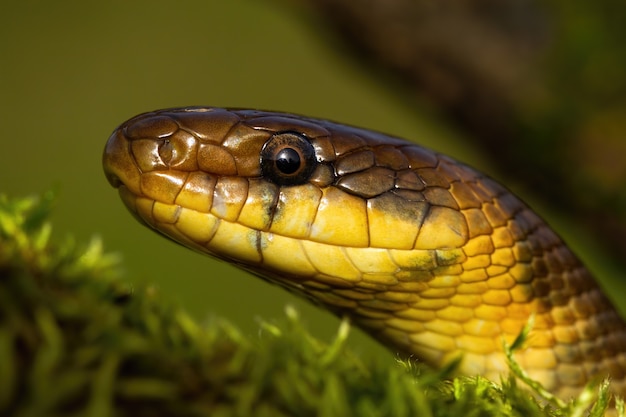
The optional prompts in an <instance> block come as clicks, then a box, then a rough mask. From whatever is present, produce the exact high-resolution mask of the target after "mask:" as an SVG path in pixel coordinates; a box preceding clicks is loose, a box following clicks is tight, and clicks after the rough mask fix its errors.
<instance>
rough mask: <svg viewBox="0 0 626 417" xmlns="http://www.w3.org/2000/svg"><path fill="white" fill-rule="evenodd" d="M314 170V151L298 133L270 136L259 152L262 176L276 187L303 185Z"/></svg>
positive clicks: (307, 141) (281, 133)
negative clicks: (276, 185)
mask: <svg viewBox="0 0 626 417" xmlns="http://www.w3.org/2000/svg"><path fill="white" fill-rule="evenodd" d="M314 170H315V150H314V149H313V145H311V142H309V140H308V139H307V138H306V137H304V136H303V135H301V134H299V133H294V132H280V133H276V134H274V135H272V136H271V137H270V138H269V140H268V141H267V142H265V145H263V149H262V150H261V171H262V173H263V176H264V177H265V178H267V179H269V180H270V181H272V182H274V183H276V184H278V185H297V184H303V183H305V182H306V181H307V180H308V179H309V177H310V176H311V174H312V173H313V171H314Z"/></svg>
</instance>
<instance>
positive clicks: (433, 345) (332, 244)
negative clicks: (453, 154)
mask: <svg viewBox="0 0 626 417" xmlns="http://www.w3.org/2000/svg"><path fill="white" fill-rule="evenodd" d="M104 167H105V172H106V175H107V178H108V179H109V181H110V182H111V184H113V185H114V186H115V187H118V188H119V190H120V195H121V196H122V199H123V201H124V203H125V204H126V206H127V207H128V208H129V209H130V211H131V212H132V213H133V214H134V215H135V216H136V217H137V218H138V219H140V220H141V221H142V222H144V223H145V224H147V225H148V226H150V227H152V228H154V229H156V230H157V231H158V232H160V233H162V234H164V235H166V236H167V237H169V238H171V239H173V240H175V241H177V242H179V243H181V244H183V245H185V246H188V247H190V248H192V249H194V250H197V251H199V252H203V253H207V254H209V255H211V256H215V257H217V258H220V259H223V260H226V261H228V262H233V263H235V264H236V265H238V266H239V267H241V268H244V269H246V270H248V271H251V272H253V273H255V274H256V275H259V276H261V277H263V278H264V279H267V280H269V281H271V282H274V283H278V284H280V285H282V286H284V287H286V288H288V289H290V290H293V291H296V292H298V293H300V294H302V295H305V296H306V297H308V298H311V299H313V300H315V301H316V302H318V303H319V304H321V305H323V306H325V307H326V308H328V309H329V310H331V311H333V312H334V313H335V314H337V315H340V316H343V315H347V316H349V317H350V318H351V319H352V320H353V321H354V322H355V323H356V324H357V325H359V326H361V327H362V328H363V329H365V330H366V331H368V332H369V333H370V334H372V335H373V336H374V337H375V338H377V339H378V340H380V341H381V342H383V343H384V344H385V345H386V346H388V347H389V348H390V349H391V350H393V351H394V352H399V353H402V354H406V355H412V356H413V357H415V358H417V359H419V360H422V361H424V362H426V363H427V364H429V365H431V366H434V367H439V366H442V365H444V364H445V363H446V362H448V361H450V360H453V359H455V358H456V357H458V356H459V355H462V358H463V359H462V362H461V365H460V367H459V371H460V372H462V373H465V374H470V375H473V374H482V375H485V376H486V377H488V378H491V379H495V380H497V379H498V378H499V376H500V374H502V373H506V372H508V368H507V365H506V360H505V357H504V354H503V352H502V341H503V340H505V341H506V342H508V343H511V342H512V341H513V339H515V337H516V336H517V335H518V334H519V332H520V331H521V329H522V328H523V327H524V325H525V324H526V323H527V322H528V320H529V318H530V317H531V315H534V316H535V324H534V327H533V329H532V331H531V333H530V335H529V338H528V341H527V347H526V348H525V349H524V350H522V351H520V352H519V353H517V355H516V358H517V360H518V361H519V363H520V365H521V366H522V367H523V368H524V369H525V370H527V371H528V373H529V374H530V375H531V376H532V377H534V378H536V379H538V380H539V381H541V382H542V383H543V384H544V385H545V386H546V387H547V388H548V389H549V390H552V391H553V392H555V393H557V395H559V396H560V397H561V398H564V399H567V398H569V397H570V396H573V395H576V394H577V393H578V392H579V391H580V390H581V389H582V387H583V386H584V384H586V383H587V382H589V381H591V380H592V379H593V378H603V377H605V376H607V375H610V376H611V378H612V381H613V389H614V391H615V392H617V393H620V394H622V395H623V394H625V393H626V379H625V378H626V353H625V347H626V326H624V323H623V321H622V320H621V319H620V318H619V316H618V314H617V313H616V311H615V309H614V308H613V306H612V305H611V303H610V302H609V301H608V299H607V298H606V297H605V296H604V295H603V293H602V291H601V290H600V288H599V287H598V286H597V284H596V282H595V281H594V280H593V278H592V277H591V275H590V274H589V272H588V271H587V270H586V269H585V268H584V266H583V265H582V264H581V263H580V262H579V261H578V259H577V258H576V257H575V256H574V255H573V254H572V252H571V251H570V250H569V249H568V248H567V247H566V246H565V245H564V243H563V242H562V241H561V239H560V238H559V237H558V236H557V235H556V234H555V233H554V232H552V231H551V229H549V228H548V226H547V225H546V224H545V223H544V222H543V221H542V220H541V219H540V218H539V217H538V216H537V215H536V214H535V213H534V212H533V211H532V210H530V209H529V208H528V207H527V206H526V205H525V204H524V203H522V202H521V201H520V200H519V199H517V198H516V197H515V196H513V195H512V194H511V193H510V192H508V191H507V190H506V189H505V188H504V187H502V186H500V185H499V184H497V183H496V182H494V181H493V180H491V179H489V178H488V177H486V176H485V175H483V174H481V173H479V172H477V171H475V170H473V169H471V168H469V167H467V166H465V165H463V164H461V163H459V162H457V161H454V160H452V159H451V158H448V157H446V156H444V155H441V154H438V153H435V152H433V151H430V150H428V149H425V148H422V147H419V146H417V145H414V144H411V143H409V142H406V141H404V140H401V139H397V138H392V137H389V136H386V135H383V134H380V133H376V132H371V131H367V130H362V129H357V128H353V127H349V126H343V125H339V124H336V123H331V122H328V121H323V120H315V119H309V118H303V117H300V116H294V115H289V114H280V113H269V112H261V111H250V110H225V109H215V108H187V109H171V110H163V111H158V112H154V113H147V114H143V115H140V116H138V117H136V118H133V119H131V120H129V121H128V122H126V123H124V124H123V125H121V126H120V127H119V128H118V129H117V130H116V131H115V132H114V133H113V135H112V136H111V138H110V139H109V141H108V143H107V146H106V149H105V153H104Z"/></svg>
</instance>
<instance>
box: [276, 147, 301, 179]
mask: <svg viewBox="0 0 626 417" xmlns="http://www.w3.org/2000/svg"><path fill="white" fill-rule="evenodd" d="M276 168H278V169H279V170H280V172H282V173H283V174H293V173H294V172H296V171H297V170H298V169H299V168H300V154H299V153H298V152H297V151H296V150H295V149H293V148H284V149H281V150H280V152H278V154H276Z"/></svg>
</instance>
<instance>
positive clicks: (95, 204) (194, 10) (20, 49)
mask: <svg viewBox="0 0 626 417" xmlns="http://www.w3.org/2000/svg"><path fill="white" fill-rule="evenodd" d="M311 13H312V11H311V10H310V9H306V8H301V7H300V6H297V5H296V4H291V3H289V4H288V3H285V2H277V1H269V0H254V1H253V0H241V1H238V2H225V1H207V0H204V1H201V0H185V1H181V2H177V3H175V5H174V3H173V2H170V1H162V0H156V1H155V0H152V1H147V0H139V1H132V2H129V1H120V0H117V1H109V2H89V1H59V2H45V1H21V2H10V3H9V2H5V3H4V4H3V5H2V6H0V15H1V17H0V19H2V24H1V25H0V91H1V93H0V125H1V126H2V149H1V150H0V155H1V158H2V163H1V164H0V192H4V193H7V194H9V195H11V196H22V195H27V194H32V193H39V192H42V191H45V190H48V189H50V188H51V187H58V189H59V190H60V196H59V199H58V205H57V209H56V211H55V213H54V217H53V221H54V225H55V235H56V236H57V237H59V238H62V237H64V236H66V235H68V234H71V235H74V236H75V237H76V238H77V239H78V240H79V241H86V240H88V239H89V238H90V237H91V236H94V235H98V236H101V237H102V238H103V240H104V242H105V247H106V249H107V250H108V251H114V252H118V253H120V254H121V255H122V256H123V260H124V266H125V272H126V275H127V276H128V277H129V278H131V277H132V279H133V280H136V281H137V282H144V283H154V284H155V285H156V286H157V287H158V288H159V289H160V291H161V292H162V293H164V294H165V295H166V297H167V298H169V299H172V300H174V301H175V302H176V303H178V304H180V305H182V306H184V308H186V309H187V310H188V311H189V312H191V313H192V314H193V315H194V316H196V317H198V318H199V319H201V320H203V319H206V318H209V317H211V316H212V315H217V316H221V317H226V318H228V319H229V320H231V321H232V322H234V323H236V324H237V325H238V326H239V327H241V328H242V329H244V331H246V332H251V333H252V332H256V329H257V328H258V327H257V323H256V321H255V318H256V317H263V318H265V319H269V320H272V319H275V318H279V317H282V316H283V309H284V306H285V305H286V304H287V303H290V304H293V305H296V306H297V308H298V309H299V310H300V311H301V313H302V316H303V317H304V320H305V322H307V323H309V327H310V329H311V330H312V332H313V333H314V334H316V335H318V336H320V337H321V338H326V339H328V338H329V337H331V335H332V334H334V332H335V330H336V328H337V324H338V322H337V320H336V319H335V318H333V317H331V316H330V315H329V314H328V313H325V312H323V311H320V310H318V309H317V308H315V307H312V306H310V305H309V304H308V303H306V302H304V301H301V300H300V299H298V298H295V297H294V296H293V295H291V294H288V293H286V292H285V291H283V290H282V289H280V288H278V287H274V286H271V285H269V284H267V283H265V282H262V281H261V280H259V279H257V278H255V277H252V276H250V275H248V274H245V273H242V272H240V271H238V270H236V269H235V268H233V267H230V266H228V265H225V264H223V263H219V262H217V261H213V260H211V259H209V258H205V257H202V256H199V255H197V254H195V253H192V252H191V251H189V250H187V249H184V248H182V247H178V246H176V245H174V244H173V243H171V242H169V241H166V240H165V239H162V238H160V237H158V236H157V235H156V234H154V233H153V232H151V231H149V230H147V229H145V228H143V227H142V226H140V225H139V224H138V223H137V222H136V221H135V220H134V219H133V218H132V217H131V216H130V215H129V214H128V213H127V212H126V210H125V208H124V207H123V205H122V203H121V201H120V200H119V198H118V196H117V193H116V192H115V191H114V190H113V189H112V188H111V187H110V186H109V184H108V183H107V182H106V180H105V178H104V175H103V173H102V168H101V161H100V159H101V153H102V150H103V147H104V144H105V141H106V140H107V138H108V136H109V134H110V133H111V132H112V130H113V129H114V128H115V127H116V126H117V125H118V124H120V123H121V122H123V121H124V120H126V119H128V118H130V117H132V116H134V115H136V114H138V113H141V112H145V111H150V110H154V109H158V108H163V107H176V106H188V105H214V106H226V107H228V106H232V107H248V108H261V109H269V110H282V111H289V112H294V113H302V114H307V115H310V116H315V117H323V118H330V119H333V120H337V121H341V122H344V123H348V124H354V125H359V126H363V127H366V128H372V129H376V130H379V131H383V132H387V133H390V134H394V135H398V136H402V137H406V138H408V139H412V140H415V141H417V142H418V143H420V144H423V145H425V146H428V147H431V148H435V149H437V150H440V151H443V152H445V153H447V154H449V155H452V156H454V157H456V158H458V159H461V160H463V161H466V162H468V163H470V164H471V165H474V166H477V167H479V168H480V169H482V170H485V171H487V172H488V173H493V174H494V175H495V176H496V177H498V178H499V179H501V180H504V182H507V181H506V177H505V176H504V177H503V175H505V174H503V173H494V172H493V169H492V168H491V167H489V166H488V165H487V162H486V159H485V158H483V157H481V156H480V155H481V154H480V151H477V150H474V149H473V146H472V144H471V143H470V142H469V141H467V140H465V137H464V136H463V135H461V134H460V133H458V132H456V131H454V130H453V129H449V128H446V127H445V123H442V122H441V121H440V120H439V117H438V116H437V112H436V111H435V110H433V109H432V108H430V107H428V105H426V104H425V102H422V101H420V100H419V99H415V98H407V92H406V91H405V90H404V89H403V87H402V86H401V85H400V84H399V83H397V82H395V81H392V80H390V79H388V78H385V77H379V76H377V75H376V73H375V72H371V71H368V70H367V68H364V67H363V65H362V62H361V61H358V60H354V59H351V58H350V57H349V56H346V53H345V51H344V50H343V49H342V48H333V45H332V44H333V38H332V37H330V36H328V34H327V28H326V27H324V26H323V25H321V24H320V22H321V21H320V20H319V18H318V19H316V18H314V17H313V16H312V15H311ZM509 185H510V183H509ZM513 188H514V189H515V188H516V184H515V183H513ZM522 191H523V190H522ZM525 197H526V198H530V199H531V200H532V196H528V195H526V196H525ZM532 203H533V205H534V206H539V207H540V212H541V213H542V214H543V215H544V216H546V217H548V218H550V219H551V220H552V221H553V222H556V227H555V228H556V229H557V230H559V231H560V232H561V233H562V234H564V235H565V238H566V239H567V240H569V241H570V242H571V241H573V242H574V246H575V248H576V250H577V251H578V252H579V253H581V252H582V253H581V254H582V255H583V258H584V260H585V261H586V262H587V263H589V264H591V267H592V269H594V270H595V271H597V272H598V275H602V276H604V277H608V278H609V279H611V278H613V279H614V280H615V277H617V275H618V274H619V271H614V270H613V271H611V270H608V271H607V270H605V267H606V266H609V265H610V262H609V261H606V260H605V259H604V258H603V257H602V255H601V254H600V250H599V249H597V248H595V247H594V246H595V245H594V244H593V242H592V241H589V240H588V239H586V238H585V237H584V236H582V237H581V235H580V234H579V230H578V229H577V227H576V226H575V225H574V226H572V225H571V224H570V225H567V224H566V223H564V222H566V221H567V220H566V219H565V218H564V216H563V215H561V214H558V215H555V214H553V213H549V212H548V211H546V210H545V209H544V210H542V209H541V203H539V202H537V201H532ZM564 224H565V226H564ZM564 230H567V232H564ZM617 285H621V286H622V287H621V288H620V289H619V291H620V292H626V291H624V290H625V289H626V287H625V284H619V283H617ZM351 343H352V345H353V346H354V347H355V348H356V349H357V350H360V351H363V352H370V353H373V354H376V355H378V354H385V355H386V353H383V352H384V351H383V350H382V349H380V348H379V347H377V345H375V344H374V343H372V342H371V341H369V339H367V338H366V337H364V336H363V335H361V334H360V333H358V332H356V331H355V332H354V333H353V335H352V338H351Z"/></svg>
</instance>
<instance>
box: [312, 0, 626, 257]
mask: <svg viewBox="0 0 626 417" xmlns="http://www.w3.org/2000/svg"><path fill="white" fill-rule="evenodd" d="M301 2H304V3H307V6H308V8H309V9H314V10H315V11H316V12H317V13H318V15H319V17H318V18H317V23H316V24H317V25H319V27H318V28H317V32H319V33H321V32H324V31H330V32H331V33H332V35H331V37H332V38H333V41H334V42H335V44H337V47H338V48H340V49H341V50H342V51H343V52H345V53H346V54H352V55H353V57H354V58H355V59H357V60H358V62H359V63H360V65H361V66H363V67H365V68H367V67H369V68H372V71H374V72H375V73H376V74H378V75H380V76H382V77H389V78H394V79H395V80H397V82H400V83H403V85H405V86H407V87H406V90H407V91H408V93H407V98H408V99H409V100H414V99H419V100H424V97H425V98H426V100H427V101H428V102H429V103H430V105H431V106H432V107H434V108H435V109H436V111H437V113H439V114H440V115H441V116H442V117H443V118H444V120H448V121H449V122H452V123H454V124H455V125H456V126H457V127H458V128H459V129H460V130H461V131H462V132H464V133H466V134H467V136H468V137H469V138H471V140H472V141H474V143H475V146H476V147H480V148H481V149H482V151H483V152H484V153H485V154H487V155H489V156H490V158H491V160H492V163H493V164H494V166H495V167H496V169H498V170H499V171H501V172H504V173H506V176H508V177H509V178H512V179H513V180H514V181H516V182H518V183H520V184H525V188H529V189H530V191H531V192H532V193H534V194H536V195H538V196H539V198H541V199H542V200H544V201H546V202H548V203H549V204H550V205H551V206H552V209H554V210H555V211H558V212H566V213H568V215H570V216H572V217H573V218H574V220H575V222H576V223H578V224H581V225H584V227H586V228H587V229H588V230H589V231H590V232H591V234H592V235H595V238H596V239H597V241H599V242H602V243H603V244H604V245H605V247H606V250H608V251H612V253H613V257H616V258H617V259H620V260H621V262H622V264H624V263H625V261H624V260H625V259H626V46H625V45H626V43H625V42H624V39H626V26H625V25H624V22H626V2H623V1H614V0H605V1H598V2H584V1H580V0H574V1H571V0H570V1H564V0H548V1H543V2H537V1H530V0H468V1H462V2H459V1H448V0H440V1H432V0H368V1H365V2H355V1H352V0H301ZM324 24H326V27H324ZM329 29H330V30H329ZM355 51H356V52H355Z"/></svg>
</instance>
